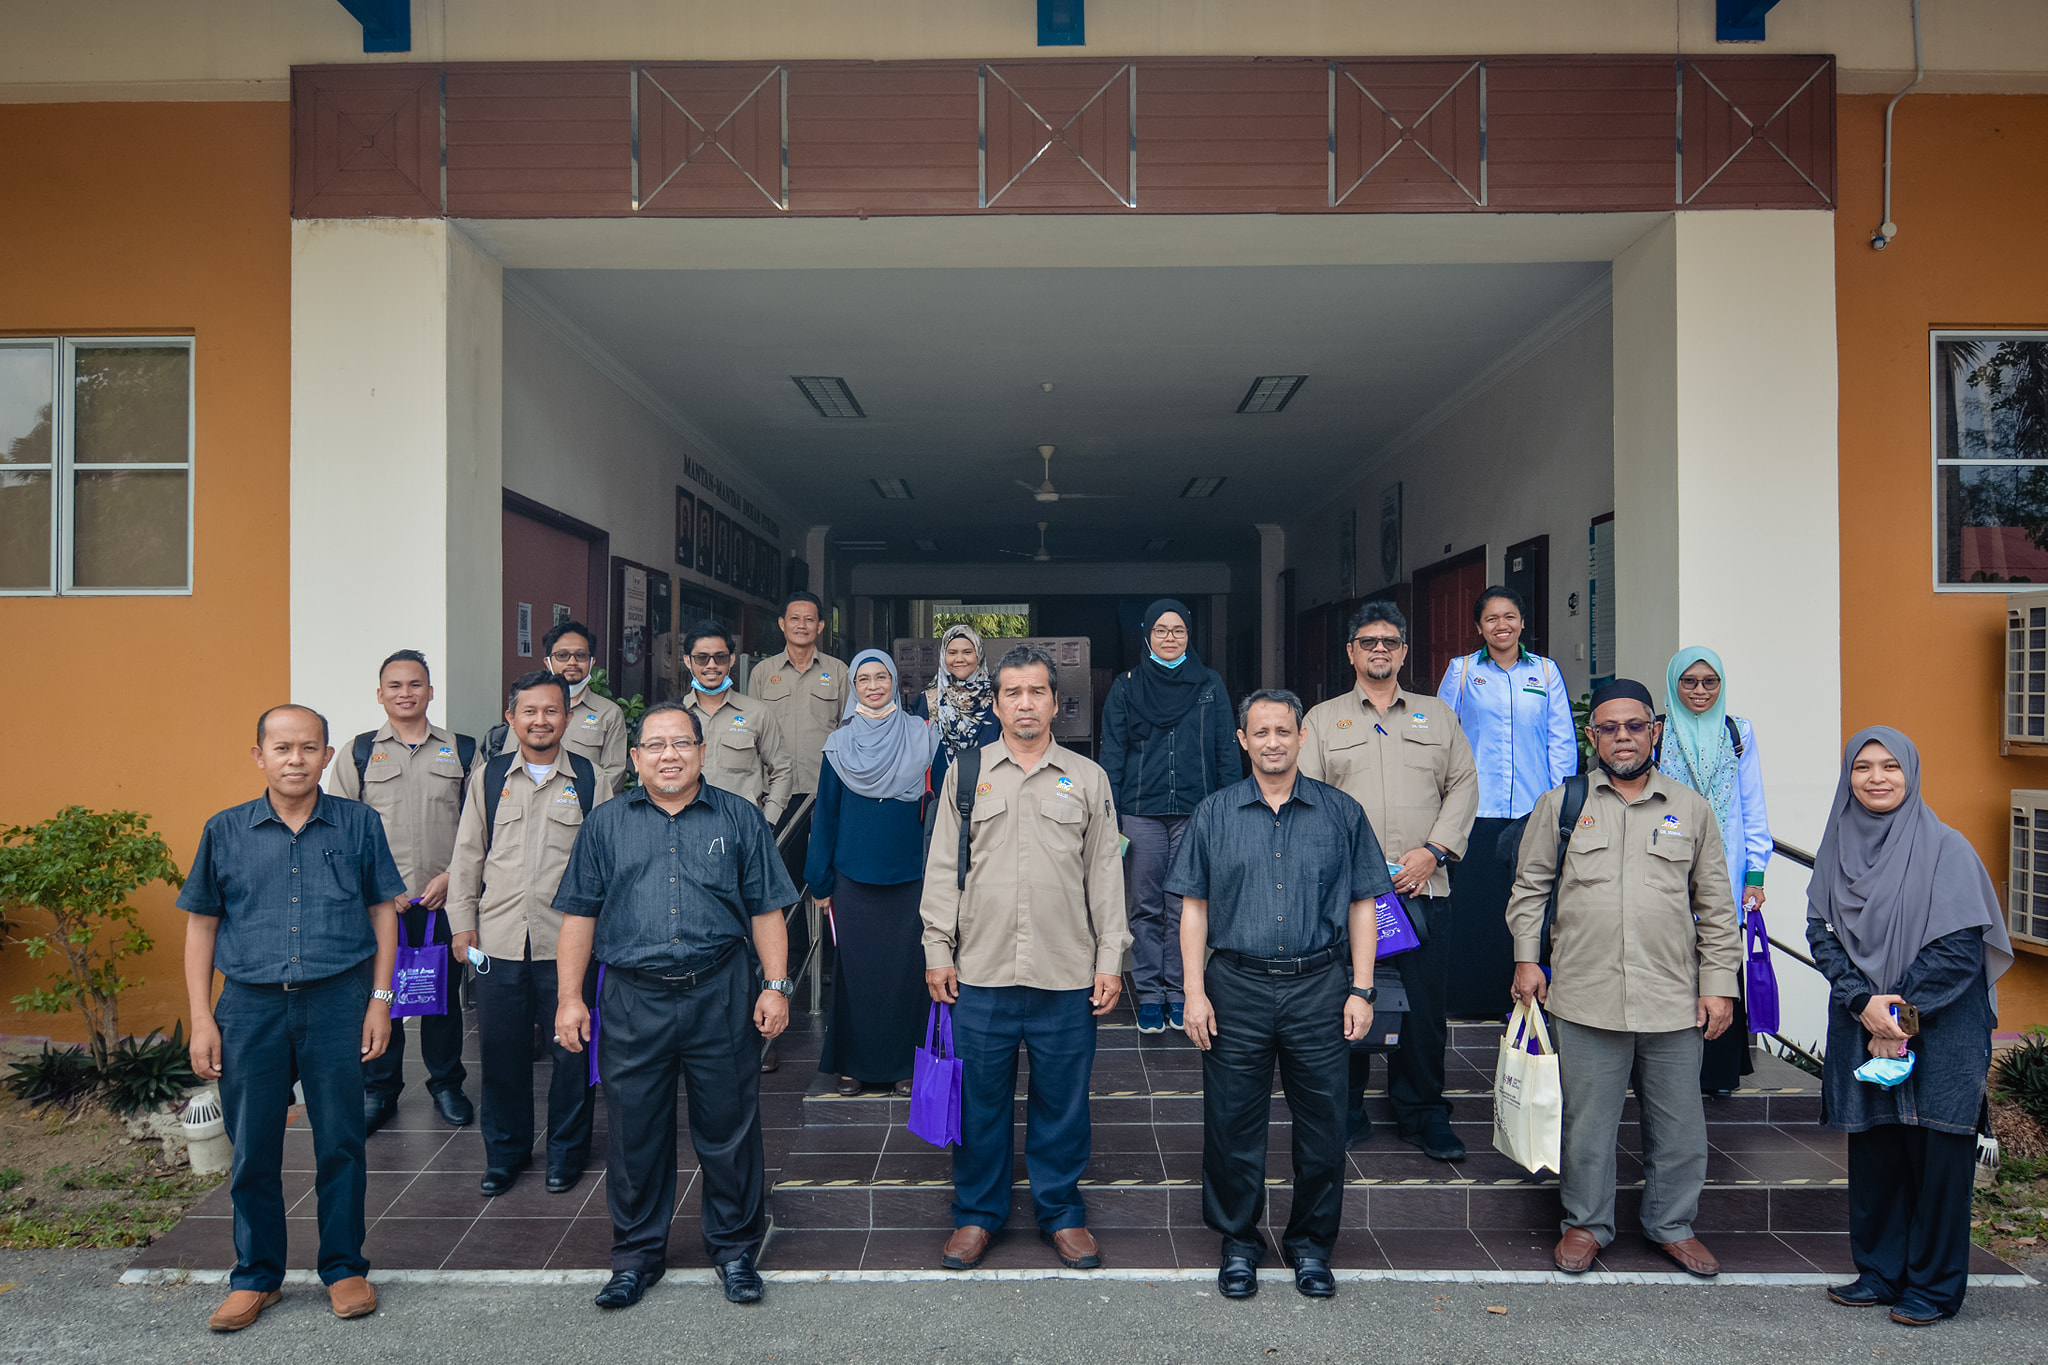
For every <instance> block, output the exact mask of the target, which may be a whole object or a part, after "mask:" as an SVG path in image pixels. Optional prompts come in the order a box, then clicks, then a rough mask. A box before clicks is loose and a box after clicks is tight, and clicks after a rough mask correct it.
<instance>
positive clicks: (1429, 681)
mask: <svg viewBox="0 0 2048 1365" xmlns="http://www.w3.org/2000/svg"><path fill="white" fill-rule="evenodd" d="M1485 588H1486V550H1485V548H1484V547H1481V548H1480V549H1476V550H1468V551H1466V552H1465V553H1464V554H1461V555H1453V556H1452V557H1451V558H1449V559H1440V560H1438V561H1437V562H1436V563H1434V564H1431V565H1430V566H1429V567H1427V568H1423V569H1417V570H1416V571H1415V605H1416V607H1417V608H1418V609H1419V611H1418V615H1420V617H1421V620H1420V621H1418V622H1417V623H1416V629H1415V634H1414V638H1415V641H1416V643H1417V645H1418V646H1420V648H1419V649H1417V650H1415V651H1414V653H1416V654H1420V655H1421V656H1422V658H1421V660H1420V661H1419V662H1421V663H1422V664H1424V665H1425V671H1424V674H1423V676H1422V677H1420V678H1417V679H1416V680H1415V685H1416V686H1417V687H1429V688H1434V687H1435V686H1436V685H1437V683H1438V682H1439V681H1440V680H1441V679H1442V678H1443V676H1444V670H1445V669H1447V668H1449V667H1450V666H1451V660H1453V659H1455V658H1457V657H1458V656H1459V655H1460V654H1469V653H1471V652H1472V651H1473V650H1475V649H1477V648H1478V647H1479V637H1478V636H1477V635H1476V634H1475V633H1474V632H1473V629H1472V603H1473V602H1474V601H1475V600H1477V598H1478V596H1479V594H1480V593H1481V592H1483V591H1484V590H1485Z"/></svg>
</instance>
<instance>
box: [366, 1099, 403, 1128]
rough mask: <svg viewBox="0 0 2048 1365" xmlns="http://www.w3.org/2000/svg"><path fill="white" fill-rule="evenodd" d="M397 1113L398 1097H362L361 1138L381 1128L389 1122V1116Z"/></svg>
mask: <svg viewBox="0 0 2048 1365" xmlns="http://www.w3.org/2000/svg"><path fill="white" fill-rule="evenodd" d="M397 1112H398V1097H397V1096H395V1095H365V1096H363V1136H364V1137H368V1136H369V1135H370V1134H372V1133H374V1132H376V1131H377V1130H378V1129H379V1128H382V1127H383V1126H384V1125H385V1124H387V1123H389V1122H391V1116H392V1115H393V1114H396V1113H397Z"/></svg>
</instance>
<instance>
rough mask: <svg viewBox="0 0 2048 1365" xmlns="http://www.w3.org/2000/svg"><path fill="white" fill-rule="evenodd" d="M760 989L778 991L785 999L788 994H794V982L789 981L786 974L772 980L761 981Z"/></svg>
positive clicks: (787, 997)
mask: <svg viewBox="0 0 2048 1365" xmlns="http://www.w3.org/2000/svg"><path fill="white" fill-rule="evenodd" d="M761 989H762V990H764V991H780V992H781V993H782V998H783V999H785V1000H787V999H789V997H790V996H792V995H795V994H796V982H794V981H791V980H790V979H789V978H788V977H786V976H779V977H777V978H775V980H773V981H763V982H762V983H761Z"/></svg>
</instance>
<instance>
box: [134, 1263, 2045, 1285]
mask: <svg viewBox="0 0 2048 1365" xmlns="http://www.w3.org/2000/svg"><path fill="white" fill-rule="evenodd" d="M1333 1273H1334V1274H1335V1275H1336V1277H1337V1278H1338V1279H1340V1280H1344V1281H1347V1282H1352V1283H1371V1282H1389V1283H1397V1284H1668V1285H1697V1286H1699V1287H1701V1288H1712V1287H1714V1286H1716V1285H1736V1286H1742V1287H1745V1288H1754V1287H1759V1286H1763V1287H1773V1288H1790V1287H1799V1288H1806V1287H1811V1286H1817V1285H1828V1284H1836V1283H1839V1282H1841V1281H1842V1279H1843V1276H1841V1275H1820V1274H1792V1273H1784V1274H1762V1273H1757V1272H1744V1271H1728V1272H1726V1273H1724V1274H1721V1275H1719V1276H1716V1277H1715V1278H1714V1279H1712V1280H1701V1279H1696V1278H1694V1277H1693V1276H1691V1275H1686V1274H1681V1273H1678V1272H1675V1271H1601V1270H1593V1271H1587V1272H1586V1273H1585V1274H1583V1275H1567V1274H1565V1273H1564V1272H1562V1271H1558V1270H1337V1271H1335V1272H1333ZM228 1274H229V1272H227V1271H225V1270H179V1269H176V1268H173V1267H163V1268H159V1269H153V1270H129V1271H125V1272H123V1273H122V1275H121V1279H120V1281H119V1282H120V1283H121V1284H225V1283H227V1279H228ZM610 1275H611V1272H610V1271H606V1270H379V1271H375V1272H373V1273H372V1275H371V1279H372V1281H373V1282H374V1283H377V1284H425V1285H478V1286H491V1287H501V1286H502V1287H512V1286H528V1285H576V1284H603V1283H604V1282H605V1280H607V1279H608V1278H610ZM284 1278H285V1283H286V1284H294V1285H314V1284H318V1283H319V1282H320V1277H319V1276H318V1275H317V1274H315V1273H314V1272H313V1271H310V1270H291V1271H286V1272H285V1277H284ZM665 1278H667V1279H670V1280H675V1281H678V1282H680V1283H683V1284H712V1283H715V1282H716V1281H715V1277H714V1276H713V1275H712V1273H711V1271H710V1270H708V1269H706V1270H671V1271H669V1272H668V1273H667V1275H666V1277H665ZM761 1278H763V1279H765V1280H768V1281H771V1282H773V1283H775V1284H906V1283H918V1282H936V1281H950V1282H958V1281H961V1280H1002V1281H1014V1280H1123V1281H1145V1282H1148V1283H1153V1284H1162V1283H1164V1284H1200V1283H1208V1282H1212V1281H1214V1280H1215V1278H1216V1272H1215V1271H1213V1270H1200V1269H1191V1268H1186V1269H1174V1270H1126V1269H1121V1268H1119V1269H1105V1270H1065V1269H1059V1270H1054V1269H1046V1270H964V1271H962V1270H769V1271H763V1272H762V1275H761ZM1259 1278H1261V1279H1263V1280H1271V1281H1275V1282H1284V1281H1286V1280H1288V1279H1290V1278H1292V1276H1291V1274H1290V1272H1288V1271H1287V1270H1284V1269H1281V1268H1278V1267H1273V1268H1268V1269H1266V1270H1262V1271H1260V1272H1259ZM2035 1283H2036V1282H2035V1280H2034V1279H2033V1278H2032V1277H2031V1276H2027V1275H2019V1274H2012V1275H1972V1276H1970V1280H1969V1287H1970V1288H1972V1289H2031V1288H2033V1287H2034V1285H2035Z"/></svg>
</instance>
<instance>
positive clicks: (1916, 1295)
mask: <svg viewBox="0 0 2048 1365" xmlns="http://www.w3.org/2000/svg"><path fill="white" fill-rule="evenodd" d="M1954 1316H1955V1314H1954V1313H1953V1312H1943V1311H1942V1310H1941V1309H1939V1308H1936V1307H1935V1306H1934V1304H1933V1302H1932V1301H1930V1300H1929V1299H1928V1297H1927V1296H1926V1295H1925V1294H1922V1293H1921V1292H1920V1291H1918V1290H1917V1289H1908V1290H1907V1291H1906V1292H1905V1293H1903V1294H1901V1295H1899V1301H1898V1302H1897V1303H1895V1304H1893V1305H1892V1321H1893V1322H1896V1323H1898V1324H1899V1325H1900V1326H1901V1327H1932V1326H1933V1325H1934V1324H1935V1323H1937V1322H1940V1321H1941V1320H1942V1319H1943V1318H1952V1317H1954Z"/></svg>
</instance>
